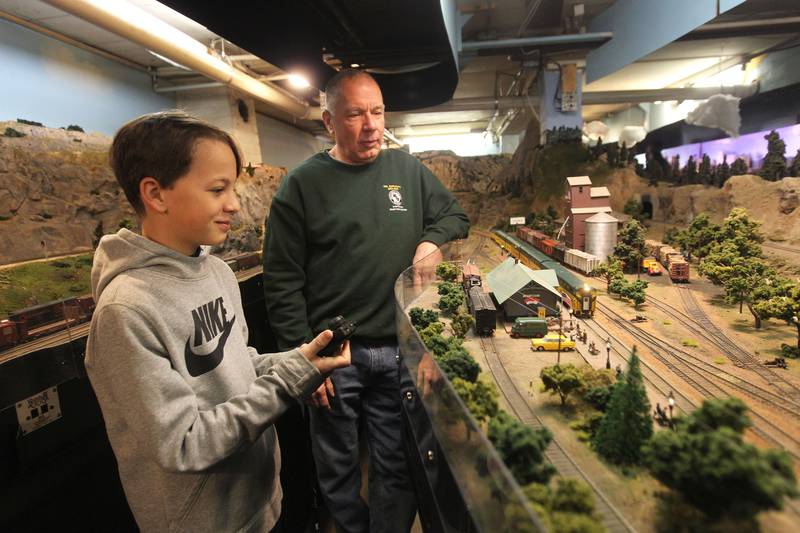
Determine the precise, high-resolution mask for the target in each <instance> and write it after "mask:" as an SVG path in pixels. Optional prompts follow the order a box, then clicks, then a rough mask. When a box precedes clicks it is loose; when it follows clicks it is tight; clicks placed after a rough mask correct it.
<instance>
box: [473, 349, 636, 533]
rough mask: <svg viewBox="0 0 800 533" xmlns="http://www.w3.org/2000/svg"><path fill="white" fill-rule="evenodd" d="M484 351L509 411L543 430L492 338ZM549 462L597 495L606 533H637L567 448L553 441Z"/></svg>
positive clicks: (596, 501) (596, 498)
mask: <svg viewBox="0 0 800 533" xmlns="http://www.w3.org/2000/svg"><path fill="white" fill-rule="evenodd" d="M479 339H480V343H481V349H482V350H483V352H484V354H485V356H486V361H487V363H488V367H489V371H490V372H491V374H492V376H493V377H494V381H495V382H496V383H497V386H498V388H499V389H500V393H501V394H502V395H503V397H504V398H505V399H506V401H507V402H508V405H509V407H510V408H511V410H512V411H513V414H514V415H515V416H516V417H517V418H518V419H519V420H520V421H521V422H523V423H524V424H526V425H528V426H530V427H532V428H540V427H543V426H544V424H542V421H541V419H540V418H539V417H538V416H537V415H536V413H534V412H533V409H532V408H531V406H530V405H529V404H528V402H527V401H526V400H525V397H524V396H523V395H522V393H521V392H520V391H519V389H518V388H517V386H516V385H514V382H513V380H512V379H511V376H510V375H509V374H508V371H507V370H506V368H505V366H504V365H503V362H502V361H501V359H500V356H499V354H498V352H497V347H496V346H495V344H494V339H492V338H481V337H479ZM544 453H545V456H546V457H547V460H548V461H550V463H551V464H552V465H553V466H554V467H555V469H556V470H557V471H558V473H559V474H560V475H561V476H564V477H568V478H574V479H579V480H581V481H583V482H585V483H586V484H588V485H589V486H590V487H591V488H592V491H593V492H594V494H595V505H596V506H597V512H598V513H599V514H600V517H601V521H602V523H603V526H605V528H606V530H608V531H609V532H612V533H616V532H630V531H635V530H634V528H633V526H631V525H630V524H629V523H628V522H627V521H626V520H625V518H624V517H623V516H622V514H621V513H620V512H619V511H618V510H617V508H616V507H614V505H613V504H612V503H611V502H610V501H609V500H608V499H607V498H606V497H605V495H604V494H603V492H602V491H600V490H599V489H598V488H597V486H596V485H595V484H594V483H593V482H592V480H591V479H590V478H589V477H588V476H587V475H586V474H585V473H584V472H583V470H581V468H580V467H579V466H578V465H577V464H576V463H575V461H574V460H573V459H572V457H571V456H570V455H569V453H567V451H566V450H564V448H563V447H562V446H561V445H559V444H558V442H557V441H556V440H555V439H553V440H551V441H550V445H549V446H548V447H547V449H546V450H545V452H544Z"/></svg>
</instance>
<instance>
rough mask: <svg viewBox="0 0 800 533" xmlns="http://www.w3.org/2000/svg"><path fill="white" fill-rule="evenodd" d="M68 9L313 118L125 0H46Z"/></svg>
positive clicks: (303, 108)
mask: <svg viewBox="0 0 800 533" xmlns="http://www.w3.org/2000/svg"><path fill="white" fill-rule="evenodd" d="M44 1H45V2H46V3H48V4H50V5H52V6H54V7H57V8H58V9H61V10H63V11H65V12H67V13H70V14H72V15H75V16H76V17H79V18H82V19H84V20H86V21H87V22H90V23H92V24H94V25H96V26H98V27H100V28H103V29H105V30H107V31H110V32H112V33H115V34H117V35H119V36H121V37H124V38H125V39H128V40H130V41H133V42H134V43H136V44H138V45H140V46H143V47H145V48H147V49H148V50H152V51H154V52H156V53H158V54H161V55H163V56H165V57H167V58H169V59H170V60H172V61H174V62H176V63H179V64H181V65H184V66H186V67H188V68H190V69H192V70H194V71H196V72H198V73H200V74H203V75H205V76H208V77H209V78H211V79H214V80H216V81H219V82H221V83H224V84H225V85H228V86H230V87H233V88H235V89H238V90H240V91H242V92H244V93H246V94H248V95H249V96H251V97H253V98H255V99H256V100H260V101H262V102H264V103H266V104H268V105H270V106H272V107H275V108H277V109H279V110H281V111H284V112H286V113H289V114H291V115H293V116H294V117H297V118H303V119H313V118H316V117H315V115H317V116H321V114H320V113H312V112H311V109H310V106H309V105H308V104H306V103H304V102H300V101H299V100H297V99H295V98H291V97H289V96H287V95H286V94H283V93H282V92H280V91H279V90H277V88H276V87H272V86H270V85H267V84H265V83H263V82H261V81H258V80H256V79H254V78H252V77H251V76H248V75H247V74H245V73H243V72H241V71H240V70H238V69H236V68H234V67H233V66H231V65H229V64H228V63H226V62H225V61H223V60H222V59H220V58H219V57H217V56H216V55H214V54H213V52H212V51H211V50H210V49H209V48H208V47H207V46H205V45H204V44H202V43H200V42H198V41H196V40H195V39H193V38H191V37H190V36H188V35H186V34H185V33H183V32H181V31H179V30H177V29H175V28H174V27H172V26H170V25H169V24H167V23H165V22H164V21H162V20H160V19H158V18H156V17H154V16H153V15H151V14H149V13H147V12H145V11H143V10H142V9H140V8H138V7H136V6H134V5H131V4H129V3H127V2H124V1H121V0H44Z"/></svg>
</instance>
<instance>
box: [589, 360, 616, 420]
mask: <svg viewBox="0 0 800 533" xmlns="http://www.w3.org/2000/svg"><path fill="white" fill-rule="evenodd" d="M580 371H581V375H582V381H583V387H581V390H580V394H581V395H582V396H583V400H584V401H585V402H586V403H588V404H589V405H591V406H592V407H594V408H595V409H597V410H598V411H602V412H605V410H606V408H607V407H608V402H609V400H611V393H612V391H613V390H614V384H615V383H616V381H617V379H616V377H615V375H614V372H613V371H612V370H610V369H605V368H598V369H595V368H592V367H591V366H589V365H585V366H583V367H581V369H580Z"/></svg>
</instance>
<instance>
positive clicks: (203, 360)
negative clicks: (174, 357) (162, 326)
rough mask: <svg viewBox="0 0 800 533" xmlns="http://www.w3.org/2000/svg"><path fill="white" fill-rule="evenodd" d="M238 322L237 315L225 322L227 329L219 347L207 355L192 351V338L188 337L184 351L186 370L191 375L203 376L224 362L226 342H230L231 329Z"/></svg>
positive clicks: (218, 344) (224, 330)
mask: <svg viewBox="0 0 800 533" xmlns="http://www.w3.org/2000/svg"><path fill="white" fill-rule="evenodd" d="M234 322H236V316H235V315H234V317H233V320H231V321H230V322H228V323H226V324H225V329H223V330H222V335H220V337H219V341H218V342H217V347H216V348H214V351H213V352H211V353H209V354H206V355H198V354H196V353H194V352H193V351H192V348H191V347H190V345H189V344H190V341H191V340H192V338H191V336H190V337H189V338H188V339H186V350H185V351H184V357H185V359H186V370H188V371H189V375H190V376H192V377H193V378H196V377H197V376H202V375H203V374H205V373H206V372H211V371H212V370H214V369H215V368H217V366H219V364H220V363H221V362H222V358H223V357H224V356H225V343H226V342H228V336H229V335H230V334H231V329H233V323H234Z"/></svg>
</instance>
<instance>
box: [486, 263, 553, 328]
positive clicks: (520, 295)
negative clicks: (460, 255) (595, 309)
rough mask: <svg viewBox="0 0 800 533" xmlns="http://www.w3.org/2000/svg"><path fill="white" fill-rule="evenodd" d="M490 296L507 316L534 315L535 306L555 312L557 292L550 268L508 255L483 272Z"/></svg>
mask: <svg viewBox="0 0 800 533" xmlns="http://www.w3.org/2000/svg"><path fill="white" fill-rule="evenodd" d="M487 280H488V283H489V286H490V287H491V288H492V296H493V297H494V299H495V303H496V304H497V306H498V308H500V307H502V309H503V313H504V315H505V317H506V319H507V320H513V319H515V318H517V317H521V316H537V315H538V313H539V308H542V309H544V311H545V314H546V315H547V316H556V315H557V311H556V310H557V309H558V307H557V306H558V303H559V302H561V298H562V297H561V293H560V292H558V278H557V277H556V273H555V271H554V270H532V269H530V268H528V267H527V266H525V265H523V264H522V263H518V262H516V261H515V260H514V258H511V257H509V258H508V259H506V260H505V261H503V262H502V263H500V265H498V266H497V267H496V268H495V269H494V270H492V271H491V272H489V274H488V276H487Z"/></svg>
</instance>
